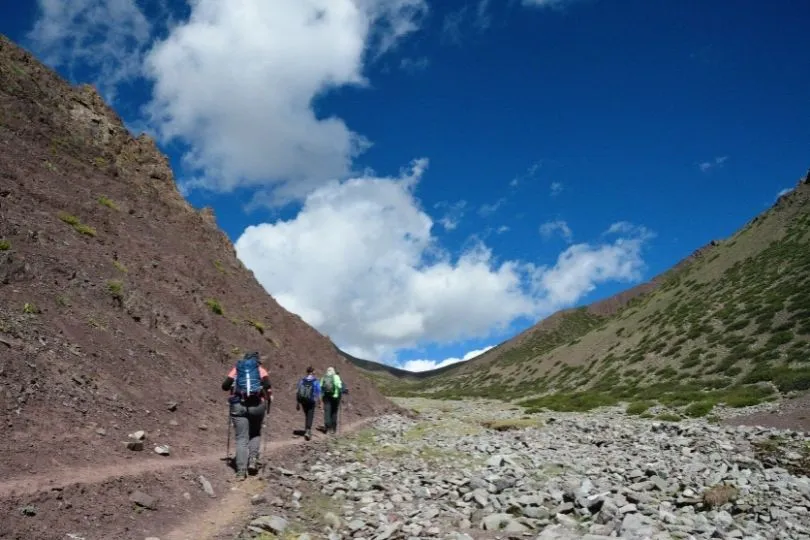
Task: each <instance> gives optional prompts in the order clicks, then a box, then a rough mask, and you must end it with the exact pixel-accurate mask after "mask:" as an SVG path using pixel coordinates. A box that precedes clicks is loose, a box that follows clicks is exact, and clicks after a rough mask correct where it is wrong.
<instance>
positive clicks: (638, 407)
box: [624, 401, 655, 416]
mask: <svg viewBox="0 0 810 540" xmlns="http://www.w3.org/2000/svg"><path fill="white" fill-rule="evenodd" d="M653 405H655V403H653V402H652V401H634V402H632V403H630V404H629V405H628V406H627V409H625V411H624V412H625V413H627V414H629V415H633V416H638V415H640V414H643V413H645V412H647V409H649V408H650V407H652V406H653Z"/></svg>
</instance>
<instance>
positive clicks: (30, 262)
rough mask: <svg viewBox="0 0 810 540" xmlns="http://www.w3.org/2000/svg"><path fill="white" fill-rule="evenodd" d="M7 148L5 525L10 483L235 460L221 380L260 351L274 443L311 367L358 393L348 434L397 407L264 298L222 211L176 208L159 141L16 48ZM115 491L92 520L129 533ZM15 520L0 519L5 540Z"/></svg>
mask: <svg viewBox="0 0 810 540" xmlns="http://www.w3.org/2000/svg"><path fill="white" fill-rule="evenodd" d="M0 147H2V154H3V157H2V160H0V299H2V300H0V441H2V442H0V445H2V460H0V504H2V505H3V506H2V513H3V514H5V513H6V512H8V513H13V514H14V515H15V516H16V515H23V514H21V510H20V506H23V507H24V506H25V505H26V500H25V497H21V498H15V499H13V501H12V499H8V497H10V496H12V495H13V494H12V493H11V492H12V491H14V490H13V489H12V488H11V487H9V486H11V485H12V484H14V485H17V486H19V485H20V482H23V483H24V484H27V487H26V489H27V490H29V491H30V490H34V491H37V490H39V491H40V493H42V492H44V493H46V494H48V493H49V491H48V490H49V488H48V486H49V485H50V484H51V483H59V481H60V479H63V478H66V477H71V476H72V477H75V476H76V475H77V474H78V475H79V476H81V474H83V473H81V471H83V470H84V469H81V467H89V468H90V471H89V472H88V476H87V477H85V478H84V480H85V481H87V482H90V481H91V480H92V482H96V481H101V480H103V478H99V474H98V471H100V470H109V471H110V474H111V477H112V478H115V477H116V476H118V475H120V474H127V471H128V470H138V471H142V470H143V469H144V468H146V469H148V468H149V467H150V466H151V465H146V466H144V465H143V463H144V462H149V463H152V462H154V463H155V467H165V466H166V465H165V463H163V462H165V461H172V460H175V459H176V460H188V459H191V458H197V457H206V456H209V457H211V456H213V457H212V459H214V460H216V458H217V457H218V455H217V454H221V455H222V456H224V455H225V443H226V431H225V430H226V422H227V407H226V405H227V404H226V401H225V394H224V392H222V390H221V389H220V384H221V382H222V380H223V378H224V376H225V374H226V372H227V370H228V368H229V367H230V365H232V362H233V361H234V360H236V359H237V358H239V357H240V356H241V355H242V354H243V353H244V352H245V351H248V350H258V351H260V352H261V353H262V355H263V357H264V358H265V360H266V365H267V367H268V369H269V370H270V374H271V378H272V381H273V385H274V390H275V397H276V401H275V406H274V411H273V415H272V421H271V424H270V425H271V427H270V430H271V434H270V437H271V440H278V439H287V438H289V437H291V436H292V430H293V429H294V428H298V427H299V424H300V422H301V419H300V414H299V413H296V411H295V404H294V387H295V383H296V381H297V380H298V378H299V377H300V376H302V375H303V372H304V368H305V367H306V366H307V365H309V364H312V365H313V366H315V367H316V369H317V370H319V372H322V370H324V369H325V368H326V367H327V366H329V365H335V366H336V367H337V368H338V369H339V371H340V373H341V375H342V376H343V378H344V380H346V381H347V383H348V385H349V386H350V388H351V392H352V398H353V407H352V408H351V410H347V411H346V418H345V419H344V420H345V422H351V421H353V420H356V419H360V418H367V417H370V416H374V415H378V414H381V413H385V412H390V411H392V410H395V407H394V406H393V404H391V403H390V402H389V401H387V400H386V399H385V398H384V397H383V396H382V395H380V393H379V392H378V391H377V390H376V389H375V388H373V387H372V385H370V384H369V383H368V382H366V381H365V380H364V379H363V378H361V377H360V376H358V374H357V372H356V370H355V369H354V368H353V366H351V365H350V364H348V363H347V362H346V361H345V360H344V359H343V358H342V357H341V356H340V355H339V354H338V353H337V352H336V349H335V347H334V345H333V344H332V343H331V342H330V341H329V339H328V338H327V337H325V336H323V335H321V334H320V333H318V332H317V331H315V330H314V329H313V328H311V327H310V326H308V325H307V324H305V323H304V322H303V321H302V320H301V319H300V318H299V317H297V316H295V315H292V314H290V313H289V312H287V311H286V310H284V309H283V308H282V307H281V306H280V305H279V304H278V303H277V302H276V301H275V300H274V299H273V298H272V297H270V296H269V295H268V294H267V293H266V292H265V291H264V289H263V288H262V287H261V286H260V285H259V283H258V282H257V281H256V280H255V278H254V276H253V274H252V273H251V272H250V271H249V270H247V269H246V268H245V267H244V266H243V265H242V264H241V263H240V261H239V260H238V259H237V257H236V254H235V252H234V248H233V246H232V244H231V243H230V241H229V240H228V238H227V237H226V236H225V234H224V233H223V232H222V231H221V230H219V229H218V227H217V225H216V220H215V218H214V216H213V214H212V213H211V212H210V211H209V210H206V209H203V210H201V211H198V210H196V209H194V208H192V207H191V206H190V205H189V204H188V203H186V201H185V200H184V199H183V198H182V197H181V195H180V194H179V192H178V191H177V188H176V185H175V183H174V179H173V176H172V171H171V169H170V167H169V163H168V160H167V158H166V157H165V156H164V155H162V154H161V153H160V152H159V151H158V149H157V147H156V146H155V144H154V142H153V141H152V140H151V139H149V137H147V136H145V135H141V136H139V137H133V136H131V135H130V133H129V132H128V131H127V130H126V129H125V127H124V125H123V123H122V121H121V119H120V118H119V117H118V115H117V114H116V113H115V112H114V111H113V110H112V109H110V108H109V107H108V106H107V105H106V104H105V103H104V102H103V101H102V99H101V98H100V97H99V96H98V94H97V93H96V92H95V91H94V90H93V89H92V88H91V87H88V86H82V87H78V88H75V87H72V86H70V85H69V84H67V83H66V82H65V81H64V80H62V79H61V78H60V77H59V76H57V75H56V74H55V73H54V72H53V71H51V70H50V69H48V68H46V67H45V66H43V65H42V64H41V63H40V62H38V61H37V60H36V59H35V58H34V57H32V56H31V55H30V54H29V53H28V52H26V51H24V50H23V49H21V48H19V47H18V46H16V45H15V44H14V43H12V42H11V41H9V40H8V39H6V38H5V37H4V36H0ZM139 430H143V431H145V432H146V436H145V438H144V439H143V441H142V444H141V445H138V444H133V443H134V442H136V441H134V439H132V438H131V437H129V434H131V433H134V432H136V431H139ZM231 444H232V445H233V441H231ZM163 446H166V447H168V451H167V452H162V455H158V454H157V453H156V452H155V451H154V449H155V448H156V447H163ZM133 464H134V465H133ZM105 467H106V468H107V469H104V468H105ZM133 467H134V469H133ZM222 468H223V469H224V467H222ZM161 470H163V469H161ZM139 474H140V473H139ZM158 476H159V475H158ZM127 481H129V480H127ZM133 481H134V480H133ZM151 482H152V485H153V486H159V485H165V486H168V485H169V484H170V481H169V480H168V479H167V478H166V477H165V476H164V477H160V478H152V480H151ZM161 483H163V484H161ZM118 484H119V487H120V485H123V486H124V487H126V483H125V482H124V484H121V482H119V483H118ZM37 486H39V488H38V487H37ZM88 486H89V484H87V485H85V486H84V487H83V488H82V489H83V490H84V491H85V492H86V493H89V491H88V490H91V488H90V487H88ZM40 488H41V489H40ZM18 491H19V490H18ZM130 491H131V490H130ZM115 493H116V496H108V497H98V499H96V500H94V504H93V505H91V507H92V512H96V514H94V515H104V514H105V513H106V515H107V516H108V518H107V519H110V520H119V519H120V520H121V521H120V523H121V524H122V527H123V524H124V523H126V524H127V525H128V526H129V525H131V523H132V520H133V519H134V520H135V521H136V522H137V520H138V519H141V520H149V519H150V518H149V517H145V516H142V515H140V514H138V516H135V515H134V514H132V513H131V512H126V511H124V512H122V508H125V509H130V507H131V506H132V504H131V502H129V501H128V500H127V496H128V490H127V489H123V488H122V489H116V491H115ZM52 495H53V496H54V497H55V496H56V495H57V494H55V493H52ZM87 497H89V495H87ZM88 500H89V499H88ZM10 501H11V502H10ZM18 505H19V506H18ZM82 511H83V510H80V509H79V505H78V504H74V505H72V509H71V508H67V507H66V505H62V506H61V507H60V508H58V509H54V510H53V511H51V512H40V513H39V514H38V515H37V516H35V517H33V516H32V517H31V519H32V520H36V521H37V523H39V524H40V526H44V527H45V528H47V525H48V524H51V525H57V524H60V523H65V522H68V521H70V519H72V518H73V517H75V516H77V515H83V514H81V512H82ZM13 521H15V520H7V519H5V518H4V519H3V520H0V522H2V523H0V536H4V535H6V534H11V533H12V531H9V530H8V529H6V527H10V526H11V524H12V522H13ZM59 536H60V537H64V533H61V534H60V535H59ZM120 537H122V538H123V537H124V536H120Z"/></svg>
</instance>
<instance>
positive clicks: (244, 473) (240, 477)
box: [236, 470, 247, 480]
mask: <svg viewBox="0 0 810 540" xmlns="http://www.w3.org/2000/svg"><path fill="white" fill-rule="evenodd" d="M246 478H247V471H245V470H241V471H236V479H237V480H244V479H246Z"/></svg>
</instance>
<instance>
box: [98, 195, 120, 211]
mask: <svg viewBox="0 0 810 540" xmlns="http://www.w3.org/2000/svg"><path fill="white" fill-rule="evenodd" d="M98 204H100V205H101V206H106V207H107V208H110V209H112V210H118V205H117V204H115V202H113V201H112V200H111V199H108V198H107V197H105V196H103V195H102V196H101V197H99V198H98Z"/></svg>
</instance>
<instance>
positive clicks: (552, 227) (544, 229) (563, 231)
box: [540, 219, 574, 243]
mask: <svg viewBox="0 0 810 540" xmlns="http://www.w3.org/2000/svg"><path fill="white" fill-rule="evenodd" d="M555 233H559V234H560V236H562V237H563V238H564V239H565V241H566V242H569V243H570V242H571V240H572V239H573V237H574V233H573V232H572V231H571V227H569V226H568V223H566V222H565V221H563V220H561V219H558V220H556V221H548V222H546V223H543V224H542V225H540V235H541V236H542V237H543V238H545V239H546V240H548V239H549V238H551V236H552V235H554V234H555Z"/></svg>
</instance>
